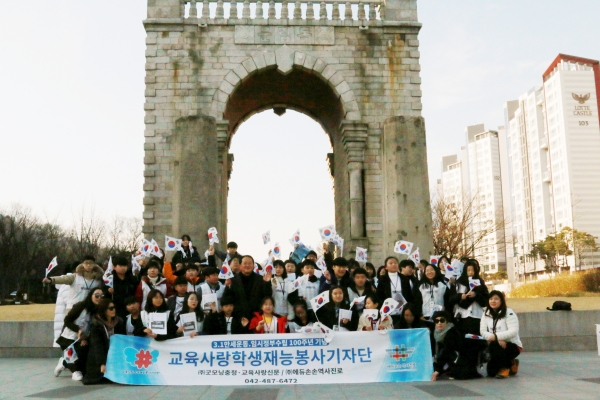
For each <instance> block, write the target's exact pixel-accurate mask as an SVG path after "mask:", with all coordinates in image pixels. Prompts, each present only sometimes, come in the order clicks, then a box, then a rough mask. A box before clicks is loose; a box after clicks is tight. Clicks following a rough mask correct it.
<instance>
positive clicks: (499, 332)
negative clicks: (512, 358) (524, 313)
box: [479, 308, 523, 348]
mask: <svg viewBox="0 0 600 400" xmlns="http://www.w3.org/2000/svg"><path fill="white" fill-rule="evenodd" d="M479 329H480V330H481V336H483V337H484V339H486V340H487V339H488V338H490V337H492V335H494V334H495V335H496V338H498V340H504V341H505V342H511V343H514V344H516V345H517V346H519V347H520V348H523V343H521V339H520V338H519V319H518V318H517V314H516V313H515V312H514V311H513V310H512V309H511V308H507V309H506V316H505V317H504V318H500V319H499V320H497V322H496V327H495V331H494V318H492V316H491V315H490V313H489V311H488V308H486V309H485V312H484V313H483V316H482V317H481V323H480V324H479Z"/></svg>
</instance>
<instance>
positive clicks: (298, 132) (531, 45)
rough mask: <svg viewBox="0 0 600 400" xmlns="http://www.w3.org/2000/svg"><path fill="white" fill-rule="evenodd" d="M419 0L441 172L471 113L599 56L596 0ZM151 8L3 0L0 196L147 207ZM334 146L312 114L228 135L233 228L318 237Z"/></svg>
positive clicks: (281, 237) (484, 112)
mask: <svg viewBox="0 0 600 400" xmlns="http://www.w3.org/2000/svg"><path fill="white" fill-rule="evenodd" d="M418 6H419V19H420V21H421V22H422V23H423V29H422V31H421V33H420V51H421V66H422V74H421V76H422V81H423V84H422V90H423V116H424V117H425V121H426V128H427V140H428V154H427V156H428V162H429V171H430V183H431V184H432V185H433V183H434V182H435V179H437V178H438V177H439V176H440V159H441V157H442V156H444V155H448V154H455V153H457V152H458V151H459V149H460V146H461V145H464V129H465V127H466V126H467V125H472V124H478V123H484V124H485V125H486V127H488V128H492V129H495V128H497V127H498V126H499V125H503V124H504V121H503V113H502V105H503V103H504V102H506V101H507V100H512V99H516V98H517V97H518V96H519V95H520V94H522V93H524V92H526V91H527V90H529V89H530V88H532V87H535V86H540V84H541V75H542V73H543V72H544V70H545V69H546V67H547V66H548V65H549V64H550V62H551V61H552V60H553V59H554V58H555V57H556V56H557V54H558V53H566V54H572V55H577V56H581V57H587V58H593V59H600V44H599V43H600V42H599V38H600V24H599V23H598V16H599V15H600V1H598V0H569V1H566V0H565V1H563V0H560V1H551V0H527V1H523V0H497V1H491V0H490V1H482V0H420V1H419V2H418ZM145 11H146V6H145V1H143V0H136V1H133V0H128V1H123V0H102V1H95V2H88V1H85V2H76V1H66V0H52V1H40V0H32V1H22V0H2V1H1V2H0V38H1V39H0V139H1V141H0V171H1V172H0V182H1V188H2V189H0V209H7V208H8V207H10V205H11V204H14V203H21V204H23V205H26V206H29V207H30V208H31V209H32V211H33V212H35V213H36V214H38V215H39V216H40V217H42V218H47V219H49V220H51V221H57V222H59V223H62V224H64V225H68V224H70V223H71V222H72V220H73V216H74V215H77V214H79V213H80V212H81V210H83V209H87V210H90V209H91V208H94V209H95V211H96V213H97V214H100V215H104V216H105V217H106V218H111V217H112V216H114V215H121V216H127V217H129V216H141V213H142V210H143V207H142V198H143V191H142V184H143V177H142V171H143V163H142V157H143V140H144V136H143V130H144V124H143V119H144V112H143V103H144V73H145V71H144V62H145V60H144V50H145V45H144V38H145V32H144V29H143V26H142V22H141V21H142V20H143V19H144V17H145ZM329 151H330V148H329V143H328V140H327V137H326V135H325V134H324V133H323V131H322V130H321V129H320V127H319V125H318V124H316V123H315V122H314V121H313V120H311V119H310V118H308V117H306V116H304V115H302V114H298V113H295V112H291V111H288V113H286V114H285V115H284V116H283V117H277V116H275V115H274V114H273V113H272V112H264V113H262V114H259V115H256V116H254V117H253V118H251V119H250V120H248V122H246V123H244V124H243V125H242V126H241V128H240V129H239V131H238V133H237V134H236V136H235V137H234V140H233V142H232V147H231V152H233V153H234V155H235V162H234V169H233V174H232V178H231V181H230V188H231V190H230V201H229V239H233V240H236V241H238V242H239V243H240V245H241V250H243V251H244V252H252V253H253V254H255V256H256V257H258V258H261V256H262V255H263V254H266V249H267V248H266V246H263V245H262V242H261V239H260V235H261V233H262V232H264V231H266V230H268V229H271V231H272V235H271V236H272V237H273V241H280V242H282V244H285V246H284V247H283V249H284V253H285V252H287V251H288V250H289V243H288V242H287V240H288V239H289V238H290V237H291V235H292V233H293V232H294V231H295V230H296V229H297V228H300V229H301V233H302V236H303V238H304V241H306V242H308V243H310V244H316V243H317V242H318V233H317V228H319V227H321V226H324V225H327V224H330V223H333V221H334V216H333V198H332V196H331V188H332V181H331V178H330V175H329V171H328V168H327V163H326V160H325V157H326V154H327V153H328V152H329ZM249 192H250V193H253V194H254V195H253V196H252V198H253V199H254V203H252V202H249V201H248V198H249V196H247V194H248V193H249ZM242 199H243V201H242ZM180 233H182V232H173V235H179V234H180ZM157 239H158V238H157ZM286 246H287V247H286ZM390 250H391V249H390Z"/></svg>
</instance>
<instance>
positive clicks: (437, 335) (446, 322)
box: [431, 311, 462, 381]
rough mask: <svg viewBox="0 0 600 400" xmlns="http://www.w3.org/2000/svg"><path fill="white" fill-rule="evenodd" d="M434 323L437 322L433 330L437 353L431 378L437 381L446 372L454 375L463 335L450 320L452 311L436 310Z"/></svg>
mask: <svg viewBox="0 0 600 400" xmlns="http://www.w3.org/2000/svg"><path fill="white" fill-rule="evenodd" d="M433 323H434V324H435V330H434V331H433V337H434V339H435V353H434V354H435V355H434V362H433V374H432V375H431V380H432V381H435V380H437V378H438V377H439V376H440V375H442V374H445V373H448V375H449V376H450V377H452V372H453V370H454V366H455V361H456V359H457V358H458V355H459V350H460V345H461V341H462V337H461V334H460V332H459V331H458V329H456V327H455V326H454V324H453V323H452V322H451V321H450V313H448V312H446V311H436V312H435V313H434V314H433ZM446 367H447V368H446Z"/></svg>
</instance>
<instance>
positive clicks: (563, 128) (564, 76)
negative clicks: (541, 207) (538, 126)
mask: <svg viewBox="0 0 600 400" xmlns="http://www.w3.org/2000/svg"><path fill="white" fill-rule="evenodd" d="M543 80H544V96H545V106H546V121H547V125H546V127H547V132H548V152H549V167H550V169H549V170H548V175H549V178H550V181H551V189H552V203H553V209H554V215H553V220H554V227H555V230H556V231H560V230H561V229H562V228H563V227H565V226H569V227H572V228H574V229H577V230H579V231H585V232H587V233H590V234H592V235H594V236H600V206H599V204H600V125H599V122H600V120H599V119H598V118H599V112H600V109H599V103H600V101H599V96H600V68H599V63H598V61H597V60H589V59H585V58H579V57H573V56H567V55H564V54H559V55H558V57H556V59H555V60H554V61H553V62H552V64H551V65H550V67H549V68H548V69H547V70H546V72H545V73H544V75H543Z"/></svg>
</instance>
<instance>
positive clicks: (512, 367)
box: [510, 358, 519, 376]
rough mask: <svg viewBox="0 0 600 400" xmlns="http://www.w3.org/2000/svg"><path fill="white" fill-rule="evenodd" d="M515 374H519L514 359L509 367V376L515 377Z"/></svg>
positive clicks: (517, 363)
mask: <svg viewBox="0 0 600 400" xmlns="http://www.w3.org/2000/svg"><path fill="white" fill-rule="evenodd" d="M517 372H519V360H517V359H516V358H515V359H514V360H512V365H511V366H510V376H515V375H516V374H517Z"/></svg>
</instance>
